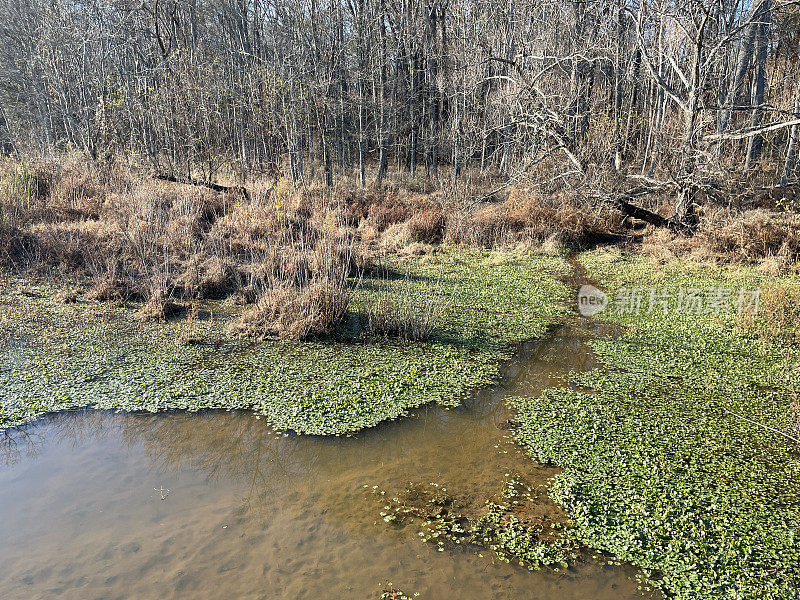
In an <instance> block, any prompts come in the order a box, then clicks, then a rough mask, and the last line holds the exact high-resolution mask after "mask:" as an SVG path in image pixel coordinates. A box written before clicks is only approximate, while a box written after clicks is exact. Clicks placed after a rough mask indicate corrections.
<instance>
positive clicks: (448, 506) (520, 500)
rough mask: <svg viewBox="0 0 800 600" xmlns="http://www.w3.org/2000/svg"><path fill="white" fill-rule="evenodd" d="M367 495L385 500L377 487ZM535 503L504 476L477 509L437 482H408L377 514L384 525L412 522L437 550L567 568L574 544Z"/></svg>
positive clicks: (527, 490)
mask: <svg viewBox="0 0 800 600" xmlns="http://www.w3.org/2000/svg"><path fill="white" fill-rule="evenodd" d="M507 475H508V474H507ZM372 492H373V493H375V494H380V495H381V496H386V493H385V491H383V490H379V489H378V487H377V486H375V487H373V489H372ZM537 499H538V492H536V491H534V490H533V489H532V488H531V487H529V486H528V485H527V484H525V483H524V482H523V481H522V480H520V479H518V478H517V477H514V476H507V477H506V479H505V480H504V482H503V484H502V489H501V491H500V493H499V494H497V497H495V498H490V499H487V500H486V501H485V503H484V505H483V506H482V507H480V508H478V509H475V508H471V507H468V506H467V504H466V503H464V502H462V501H460V500H459V499H458V498H454V497H453V496H451V495H450V494H449V493H448V491H447V488H446V487H443V486H441V485H440V484H438V483H434V482H431V483H429V484H428V485H420V484H415V483H411V484H409V486H408V487H407V488H406V489H405V490H403V491H402V492H401V493H399V494H398V495H397V496H395V497H393V498H391V499H389V500H388V503H387V504H386V505H385V506H384V507H383V510H382V511H381V513H380V514H381V517H382V518H383V520H384V521H386V522H387V523H393V524H398V525H403V524H405V523H406V520H407V519H409V518H412V519H416V520H417V521H419V527H420V531H419V537H420V538H421V539H422V541H423V542H427V543H431V544H434V545H435V546H436V549H437V550H439V551H444V550H445V549H446V548H447V547H448V545H449V546H451V547H454V546H459V545H463V546H472V547H474V548H476V549H487V550H491V551H493V552H494V554H495V556H496V557H497V558H499V559H500V560H502V561H504V562H506V563H515V564H519V565H520V566H521V567H524V568H527V569H529V570H538V569H540V568H542V567H543V566H550V567H553V568H555V569H556V570H558V569H559V568H567V566H568V565H569V563H571V562H573V561H574V560H575V559H577V558H578V554H577V552H578V544H577V542H576V541H575V539H574V537H572V536H571V534H570V529H569V527H567V526H565V525H563V524H561V523H558V522H554V521H551V520H550V519H549V518H548V517H547V516H546V515H545V514H543V513H542V512H541V511H540V510H539V509H538V506H537V502H536V501H537Z"/></svg>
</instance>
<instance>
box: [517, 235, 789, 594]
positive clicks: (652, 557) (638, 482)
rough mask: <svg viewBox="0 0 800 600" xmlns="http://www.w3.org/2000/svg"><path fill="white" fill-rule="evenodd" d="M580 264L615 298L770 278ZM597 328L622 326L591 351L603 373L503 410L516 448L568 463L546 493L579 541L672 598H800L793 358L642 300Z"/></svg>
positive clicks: (779, 346)
mask: <svg viewBox="0 0 800 600" xmlns="http://www.w3.org/2000/svg"><path fill="white" fill-rule="evenodd" d="M581 260H582V262H583V263H584V264H585V265H586V267H587V268H588V269H589V271H590V274H591V276H592V277H594V278H595V279H599V280H600V281H603V282H604V284H605V286H606V289H607V291H609V292H613V291H614V290H615V289H618V288H622V287H626V288H628V289H632V288H634V287H636V288H644V289H647V288H648V287H650V286H652V287H657V288H659V289H666V290H672V291H676V290H678V289H680V288H684V289H687V288H704V287H713V286H724V287H734V288H739V287H744V288H747V289H753V288H756V287H758V286H761V285H765V284H769V283H775V280H776V278H770V277H766V276H763V275H760V274H758V273H757V272H756V271H755V270H753V269H749V268H746V267H738V268H734V267H713V266H708V265H701V264H697V263H692V262H683V261H682V262H679V261H673V262H668V263H666V264H662V263H657V262H655V261H651V260H648V259H647V258H642V257H638V256H633V255H629V254H626V253H619V252H605V251H595V252H591V253H587V254H584V255H583V256H582V258H581ZM784 279H790V278H784ZM795 284H796V281H795ZM603 318H604V319H613V320H615V321H618V322H619V323H621V324H623V325H625V326H627V328H628V329H627V332H626V333H624V334H623V335H622V336H621V337H619V338H616V339H614V340H610V339H596V340H593V341H592V342H590V343H591V344H592V346H593V347H594V348H595V350H596V352H597V353H598V354H599V356H600V357H601V358H602V360H603V361H604V364H605V365H606V367H607V368H606V369H604V370H599V369H598V370H594V371H591V372H588V373H584V374H575V375H574V377H573V383H574V384H576V385H575V386H574V387H573V388H566V389H551V390H547V391H546V392H545V393H544V394H543V395H542V396H541V397H539V398H513V399H511V400H510V404H511V405H512V406H513V408H515V409H516V414H517V418H518V420H519V421H520V422H521V427H519V428H516V429H514V435H515V436H516V437H517V439H518V441H519V442H520V443H521V444H522V445H523V446H524V447H525V449H526V450H527V452H528V453H529V454H530V455H531V456H532V457H533V458H534V459H536V460H539V461H541V462H544V463H554V464H556V465H558V466H560V467H562V468H563V471H562V472H561V473H560V474H559V475H557V476H556V477H555V479H554V484H553V487H552V489H551V495H552V497H553V498H554V499H555V500H556V501H558V502H560V503H561V504H562V505H563V506H564V507H566V508H567V509H568V511H569V512H570V515H571V517H572V519H573V522H574V534H575V536H576V537H577V538H578V539H579V540H580V541H581V542H583V543H585V544H587V545H588V546H590V547H592V548H597V549H600V550H604V551H607V552H610V553H612V554H614V555H616V556H617V557H618V558H620V559H622V560H625V561H629V562H631V563H633V564H634V565H636V566H639V567H641V568H642V569H644V570H645V573H646V574H647V576H648V577H649V579H650V581H651V582H652V583H653V584H654V585H655V586H657V587H658V588H660V589H661V590H663V591H664V592H665V593H666V594H667V595H668V596H670V597H675V598H753V599H756V598H758V599H761V598H798V597H800V591H799V590H800V534H799V532H800V446H798V445H797V444H796V443H795V442H793V441H791V440H790V439H788V438H787V437H785V436H784V435H782V434H781V432H789V431H790V429H789V426H790V424H789V423H788V420H790V419H791V418H792V417H791V415H792V414H793V413H792V407H793V402H795V401H796V400H795V399H796V393H797V390H798V389H800V349H798V347H797V346H792V345H790V344H786V343H783V342H781V341H780V338H778V337H776V338H775V339H774V340H772V341H768V340H765V339H763V338H760V337H758V336H756V335H749V334H748V333H747V330H746V329H743V328H742V327H741V326H740V324H739V323H738V321H737V317H736V315H735V314H710V313H709V314H685V313H683V314H682V313H678V312H673V313H670V314H667V315H665V314H664V313H663V311H648V310H647V309H646V306H645V309H643V310H641V311H638V313H637V312H633V313H628V314H615V313H613V312H611V313H606V314H604V315H603Z"/></svg>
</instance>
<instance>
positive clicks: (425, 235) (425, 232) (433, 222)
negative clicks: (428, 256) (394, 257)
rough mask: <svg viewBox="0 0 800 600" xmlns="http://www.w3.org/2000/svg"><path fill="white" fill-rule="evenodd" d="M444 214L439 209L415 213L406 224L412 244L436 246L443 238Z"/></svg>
mask: <svg viewBox="0 0 800 600" xmlns="http://www.w3.org/2000/svg"><path fill="white" fill-rule="evenodd" d="M444 225H445V220H444V214H442V211H441V209H438V208H429V209H427V210H424V211H422V212H418V213H416V214H415V215H414V216H412V217H411V218H410V219H409V220H408V223H407V226H408V233H409V235H410V236H411V241H412V242H424V243H426V244H438V243H439V242H441V241H442V237H443V236H444Z"/></svg>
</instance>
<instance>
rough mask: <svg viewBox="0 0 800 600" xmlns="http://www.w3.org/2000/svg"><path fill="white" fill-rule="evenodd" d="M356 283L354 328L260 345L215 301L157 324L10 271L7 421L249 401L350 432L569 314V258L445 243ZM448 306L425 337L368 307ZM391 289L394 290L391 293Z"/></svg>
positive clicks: (1, 362)
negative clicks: (390, 303)
mask: <svg viewBox="0 0 800 600" xmlns="http://www.w3.org/2000/svg"><path fill="white" fill-rule="evenodd" d="M393 268H394V271H393V273H392V274H391V276H389V277H376V278H369V277H368V278H364V279H362V280H360V281H354V282H353V286H354V295H353V301H352V304H351V314H350V316H349V320H350V325H349V326H348V331H346V332H344V333H343V334H342V335H339V336H337V339H327V340H318V341H312V342H277V341H265V342H253V341H250V340H242V339H238V338H236V337H235V336H234V335H232V334H230V333H228V332H227V323H228V322H230V320H231V319H233V318H235V313H231V312H230V311H228V310H227V309H226V308H225V307H224V305H222V304H214V303H208V304H206V305H204V306H203V309H202V310H201V311H200V314H201V318H200V319H195V320H187V319H186V318H185V317H181V318H177V319H173V320H170V321H168V322H166V323H155V324H148V323H142V322H139V321H137V320H136V319H135V317H134V308H135V307H132V306H122V307H119V306H117V307H115V306H111V305H107V304H98V303H91V302H83V301H81V300H80V299H79V301H78V302H77V303H72V304H60V303H59V302H58V301H56V300H55V295H56V293H57V292H58V291H59V290H58V288H57V287H55V286H53V285H45V284H41V283H38V284H32V283H31V282H29V281H25V280H20V279H9V280H7V281H6V282H5V283H3V284H2V287H3V288H4V292H3V294H2V297H0V306H1V309H0V348H2V350H0V430H2V429H3V428H8V427H12V426H16V425H20V424H22V423H25V422H27V421H30V420H32V419H35V418H37V417H38V416H40V415H42V414H44V413H46V412H49V411H55V410H63V409H68V408H74V407H82V406H94V407H97V408H105V409H117V410H132V411H153V412H155V411H159V410H167V409H185V410H199V409H204V408H223V409H250V410H253V411H254V412H256V413H258V414H260V415H264V416H265V417H266V418H267V420H268V421H269V422H270V423H271V424H272V425H273V426H274V427H276V428H278V429H290V430H294V431H296V432H298V433H307V434H346V433H351V432H354V431H357V430H359V429H362V428H365V427H371V426H374V425H376V424H378V423H379V422H381V421H383V420H386V419H393V418H396V417H398V416H400V415H402V414H404V412H405V411H406V410H407V409H410V408H413V407H418V406H421V405H423V404H426V403H430V402H437V403H440V404H442V405H448V406H455V405H457V404H458V403H459V402H460V400H461V399H462V398H463V397H464V395H465V394H467V393H469V392H470V391H471V390H473V389H475V388H477V387H480V386H483V385H487V384H489V383H491V382H492V381H494V380H495V379H496V378H497V377H498V374H499V364H500V363H501V361H503V360H504V359H507V358H510V356H511V354H512V353H513V348H514V344H515V343H517V342H521V341H523V340H526V339H531V338H535V337H539V336H541V335H542V334H543V333H544V332H545V331H546V328H547V327H548V325H549V324H551V323H552V322H554V321H556V320H558V319H559V318H561V317H563V316H564V315H566V314H567V313H568V307H567V302H566V300H567V298H568V297H569V292H568V289H567V288H566V286H564V285H563V284H562V283H560V282H559V281H558V279H557V278H558V276H560V275H563V274H564V273H566V272H568V271H569V266H568V265H567V263H566V261H565V260H564V258H563V257H553V256H517V255H511V254H500V253H494V252H481V251H466V250H444V251H440V252H437V253H436V254H434V255H429V256H426V257H423V258H413V259H407V260H404V261H402V262H399V263H398V264H396V265H393ZM395 292H396V293H398V294H400V293H401V292H402V294H404V295H405V296H408V295H409V294H410V295H411V296H415V297H418V298H425V299H427V300H426V301H429V302H431V303H433V304H434V305H436V306H439V307H441V310H440V312H441V314H442V316H441V323H439V326H438V327H437V329H436V330H435V332H434V335H433V338H432V339H431V340H430V341H428V342H424V343H406V342H401V341H398V340H391V339H366V338H365V337H364V336H363V335H361V334H360V333H359V332H358V323H359V321H360V319H359V314H358V313H359V311H360V310H362V309H363V307H364V306H366V305H367V303H369V302H370V301H371V299H373V298H377V297H379V296H381V295H384V296H385V294H387V293H389V294H392V293H395ZM381 297H383V296H381Z"/></svg>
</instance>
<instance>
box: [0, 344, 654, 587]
mask: <svg viewBox="0 0 800 600" xmlns="http://www.w3.org/2000/svg"><path fill="white" fill-rule="evenodd" d="M585 335H588V334H587V333H586V332H583V333H581V332H580V331H578V330H575V329H569V330H567V329H561V330H558V331H556V332H555V333H553V334H552V335H551V336H549V337H548V338H547V339H545V340H544V341H542V342H539V343H530V344H527V345H526V346H524V347H523V348H522V349H521V350H520V352H519V353H518V356H517V358H516V359H515V360H513V361H511V363H510V364H509V365H508V367H507V368H506V376H505V378H504V381H503V383H502V385H500V386H497V387H496V388H493V389H489V390H484V391H482V392H480V393H478V394H476V395H475V396H474V397H472V398H471V399H470V400H469V401H468V402H466V403H465V405H464V406H463V407H461V408H459V409H455V410H445V409H442V408H440V407H437V406H429V407H425V408H423V409H419V410H416V411H414V412H413V413H412V414H411V416H409V417H407V418H404V419H400V420H398V421H394V422H389V423H384V424H382V425H380V426H378V427H375V428H373V429H370V430H367V431H363V432H361V433H359V434H358V435H356V436H354V437H341V438H336V437H333V438H327V437H314V436H296V435H284V434H275V433H274V432H272V431H271V430H270V429H269V428H268V427H267V426H266V425H265V424H264V421H263V420H258V419H256V418H255V417H254V416H253V415H251V414H249V413H237V412H224V411H208V412H201V413H182V412H178V413H164V414H156V415H140V414H125V413H120V414H114V413H111V412H107V411H94V410H90V409H87V410H79V411H72V412H66V413H60V414H54V415H51V416H48V417H46V418H43V419H41V420H39V421H36V422H34V423H31V424H29V425H27V426H25V427H23V428H20V429H17V430H13V431H11V432H7V433H6V434H0V597H2V598H4V599H6V600H17V599H20V600H22V599H25V600H27V599H34V598H56V597H57V598H63V599H72V598H76V599H77V598H80V599H81V600H85V599H89V598H137V599H140V600H145V599H150V598H153V599H156V598H157V599H162V600H163V599H169V598H178V599H182V598H192V599H197V598H201V599H206V598H208V599H214V598H225V599H229V598H239V599H245V598H269V599H292V600H297V599H303V598H314V599H315V600H318V599H320V598H336V599H346V598H357V599H361V598H364V599H368V598H371V599H374V598H377V597H378V596H379V595H380V591H381V590H382V589H385V588H387V587H389V585H390V583H391V584H392V585H393V586H394V587H397V588H401V589H403V590H404V591H406V592H407V593H413V592H418V593H419V594H420V598H422V599H425V600H443V599H445V598H459V599H460V600H469V599H476V600H477V599H481V600H486V599H489V598H491V599H498V600H500V599H522V598H525V599H528V598H537V599H553V600H556V599H557V600H569V599H573V598H574V599H581V600H584V599H587V598H596V599H614V600H619V599H624V598H641V594H640V592H638V591H637V585H638V584H637V581H636V579H635V578H634V574H635V572H634V570H633V569H631V568H626V567H620V566H608V565H604V564H602V563H601V562H600V561H595V560H592V559H589V558H587V559H586V560H582V561H580V562H579V563H578V564H577V565H576V566H575V567H572V568H570V569H568V570H567V571H566V572H555V571H553V570H550V569H544V570H542V571H539V572H529V571H527V570H525V569H523V568H521V567H518V566H515V565H509V564H506V563H504V562H501V561H499V560H497V559H496V558H493V557H492V553H491V552H490V551H487V550H483V551H481V550H477V549H475V548H463V547H456V548H452V549H450V548H448V549H447V550H445V551H444V552H439V551H437V550H436V547H435V546H433V545H430V544H425V543H423V542H422V541H421V540H420V539H419V537H418V533H417V532H418V527H415V526H414V524H413V523H412V524H407V525H405V526H400V527H398V526H394V525H389V524H387V523H384V522H383V520H382V519H381V518H380V516H379V513H380V511H381V509H382V508H383V504H384V502H383V499H382V498H381V497H380V496H379V495H377V494H374V493H371V489H372V486H373V485H375V486H378V487H379V488H380V489H382V490H386V491H387V493H388V494H389V495H391V494H392V493H393V491H399V490H400V489H402V488H403V487H404V486H406V485H407V484H408V483H409V482H415V483H422V484H427V483H430V482H436V483H439V484H440V485H443V486H446V487H447V488H448V490H449V491H450V493H451V494H452V495H454V496H457V497H459V498H462V499H464V498H466V499H467V500H468V501H469V499H472V500H474V502H476V503H481V502H483V500H484V499H486V498H488V497H490V496H491V494H492V493H494V492H497V491H498V490H499V487H500V485H501V483H502V479H503V475H504V474H506V473H510V472H514V473H523V474H524V477H525V479H526V480H527V481H529V482H534V483H535V482H538V483H540V484H542V485H544V484H545V482H546V480H547V479H548V478H549V477H551V476H552V475H553V474H554V473H555V470H553V469H549V468H546V467H543V466H539V465H536V464H535V463H533V462H532V461H530V460H529V459H528V458H526V457H524V456H522V455H521V454H520V453H519V452H518V450H517V449H516V447H515V446H514V445H513V443H511V442H510V440H509V439H508V433H507V432H506V431H504V430H503V429H502V428H501V426H502V424H503V423H504V422H505V421H506V420H507V419H508V418H509V417H510V415H509V414H508V412H507V409H506V407H505V405H504V402H503V398H504V396H506V395H524V394H533V395H538V394H539V393H540V392H541V390H542V389H544V388H545V387H549V386H552V385H559V384H562V383H563V378H564V374H565V373H567V372H568V371H569V370H583V369H587V368H591V367H592V366H594V359H593V355H592V354H591V351H590V350H589V349H588V347H587V346H586V345H585V344H584V343H583V338H584V336H585ZM365 485H366V486H368V487H367V488H366V489H365V488H364V486H365ZM551 509H552V510H555V511H557V510H558V509H557V508H556V507H551ZM548 510H550V509H548ZM480 554H482V555H483V556H480Z"/></svg>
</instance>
